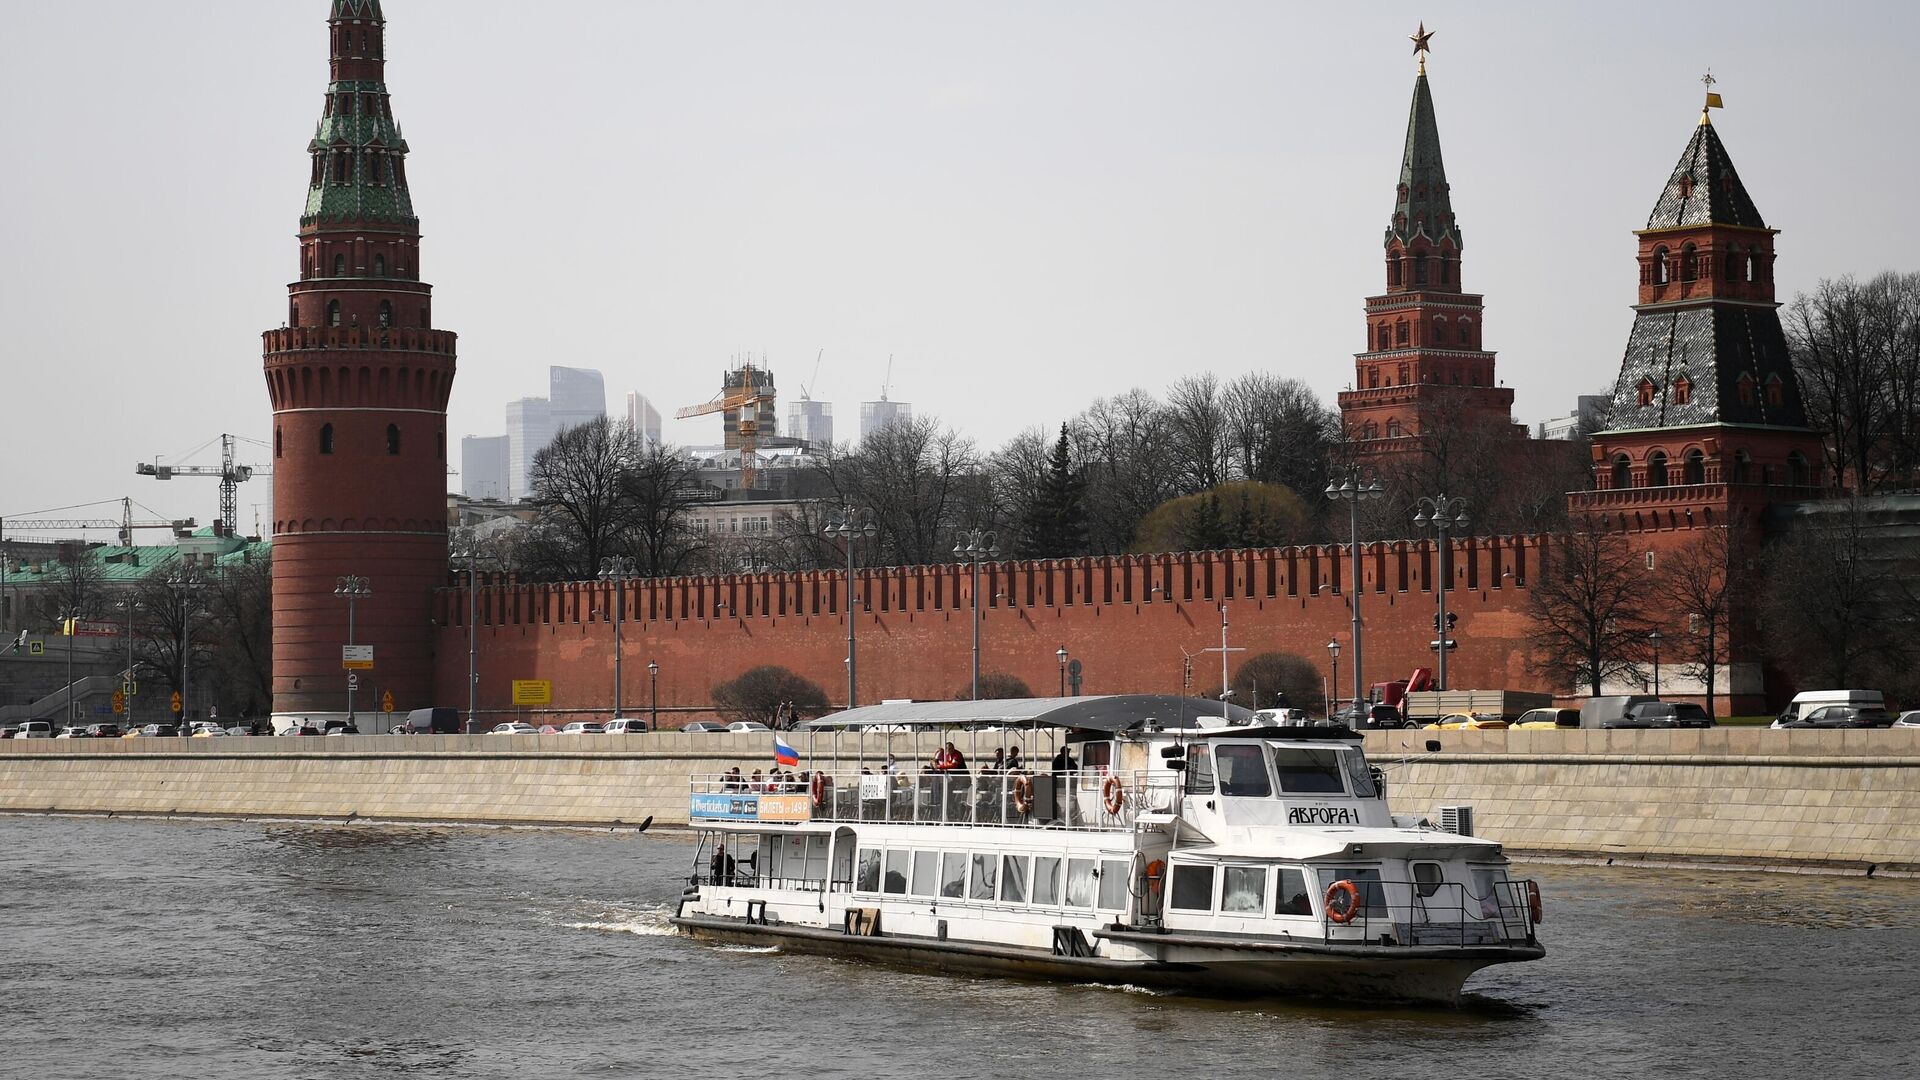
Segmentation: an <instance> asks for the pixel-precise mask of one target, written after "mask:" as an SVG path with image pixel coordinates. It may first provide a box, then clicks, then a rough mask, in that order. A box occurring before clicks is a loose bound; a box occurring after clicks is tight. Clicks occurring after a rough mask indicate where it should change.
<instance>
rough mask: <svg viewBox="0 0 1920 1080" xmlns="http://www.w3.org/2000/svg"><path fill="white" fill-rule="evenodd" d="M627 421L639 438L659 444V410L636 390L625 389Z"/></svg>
mask: <svg viewBox="0 0 1920 1080" xmlns="http://www.w3.org/2000/svg"><path fill="white" fill-rule="evenodd" d="M627 423H628V424H630V425H632V427H633V432H634V434H636V435H638V436H640V438H642V439H645V440H646V441H647V442H650V443H652V444H654V445H655V446H658V445H659V444H660V410H659V409H657V408H655V407H654V405H653V402H651V401H649V400H647V396H646V395H645V394H642V393H640V392H639V391H638V390H629V391H627Z"/></svg>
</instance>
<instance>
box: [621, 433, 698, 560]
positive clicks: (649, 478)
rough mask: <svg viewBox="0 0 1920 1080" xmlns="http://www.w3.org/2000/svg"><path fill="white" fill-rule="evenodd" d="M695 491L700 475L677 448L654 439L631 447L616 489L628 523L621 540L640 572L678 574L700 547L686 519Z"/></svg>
mask: <svg viewBox="0 0 1920 1080" xmlns="http://www.w3.org/2000/svg"><path fill="white" fill-rule="evenodd" d="M699 491H700V481H699V474H698V472H697V470H696V469H695V468H694V466H693V462H692V461H690V460H689V459H688V458H687V457H686V455H685V454H683V453H681V452H680V451H679V450H678V449H676V448H674V447H671V446H663V445H661V444H659V443H654V442H645V445H641V446H637V447H636V449H635V453H634V455H633V463H632V466H631V467H630V468H629V469H628V470H627V471H626V473H625V474H624V476H623V477H622V482H621V484H620V494H621V496H622V497H623V498H624V500H625V501H626V503H627V511H628V513H627V515H626V516H627V518H628V520H629V521H630V522H631V523H632V524H631V531H630V534H629V536H628V537H626V539H627V540H628V541H629V544H630V546H631V549H632V551H633V554H634V559H635V561H636V562H637V563H638V565H639V569H640V572H641V573H642V574H643V575H645V576H647V577H666V576H669V575H672V574H678V573H680V572H682V570H683V569H684V568H685V567H686V565H687V563H688V560H689V559H691V558H692V557H693V555H694V553H695V551H696V550H697V549H698V548H699V547H700V545H701V542H702V541H701V537H700V536H699V535H698V534H696V533H695V532H694V531H693V529H692V528H691V526H690V525H689V523H688V518H689V514H690V511H691V510H692V508H693V506H694V503H695V502H696V501H697V497H698V494H699Z"/></svg>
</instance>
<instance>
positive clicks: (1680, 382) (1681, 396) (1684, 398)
mask: <svg viewBox="0 0 1920 1080" xmlns="http://www.w3.org/2000/svg"><path fill="white" fill-rule="evenodd" d="M1692 401H1693V383H1692V381H1690V380H1689V379H1688V378H1687V377H1686V376H1685V375H1682V376H1680V377H1679V378H1677V379H1675V380H1673V403H1674V404H1675V405H1686V404H1689V403H1690V402H1692Z"/></svg>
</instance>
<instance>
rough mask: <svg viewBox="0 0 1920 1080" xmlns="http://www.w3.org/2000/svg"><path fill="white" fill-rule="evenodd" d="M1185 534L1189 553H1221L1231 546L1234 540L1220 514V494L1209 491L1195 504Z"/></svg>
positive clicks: (1186, 547) (1224, 519)
mask: <svg viewBox="0 0 1920 1080" xmlns="http://www.w3.org/2000/svg"><path fill="white" fill-rule="evenodd" d="M1183 532H1184V533H1185V536H1184V537H1183V539H1184V541H1185V543H1184V545H1183V547H1184V549H1185V550H1187V551H1220V550H1222V549H1224V548H1227V547H1229V546H1231V544H1232V539H1233V538H1232V537H1231V536H1230V535H1229V534H1228V532H1227V521H1226V518H1225V517H1224V516H1222V515H1221V513H1220V493H1219V492H1217V491H1209V492H1207V495H1206V498H1203V499H1200V500H1198V501H1196V502H1195V503H1194V504H1193V510H1192V512H1191V513H1189V514H1188V515H1187V521H1186V528H1185V529H1184V530H1183Z"/></svg>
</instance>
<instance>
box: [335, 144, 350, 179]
mask: <svg viewBox="0 0 1920 1080" xmlns="http://www.w3.org/2000/svg"><path fill="white" fill-rule="evenodd" d="M350 168H352V166H350V165H349V164H347V155H346V154H344V153H337V152H336V153H335V154H334V155H333V182H334V183H336V184H344V183H346V182H347V180H348V176H347V172H348V170H349V169H350Z"/></svg>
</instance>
